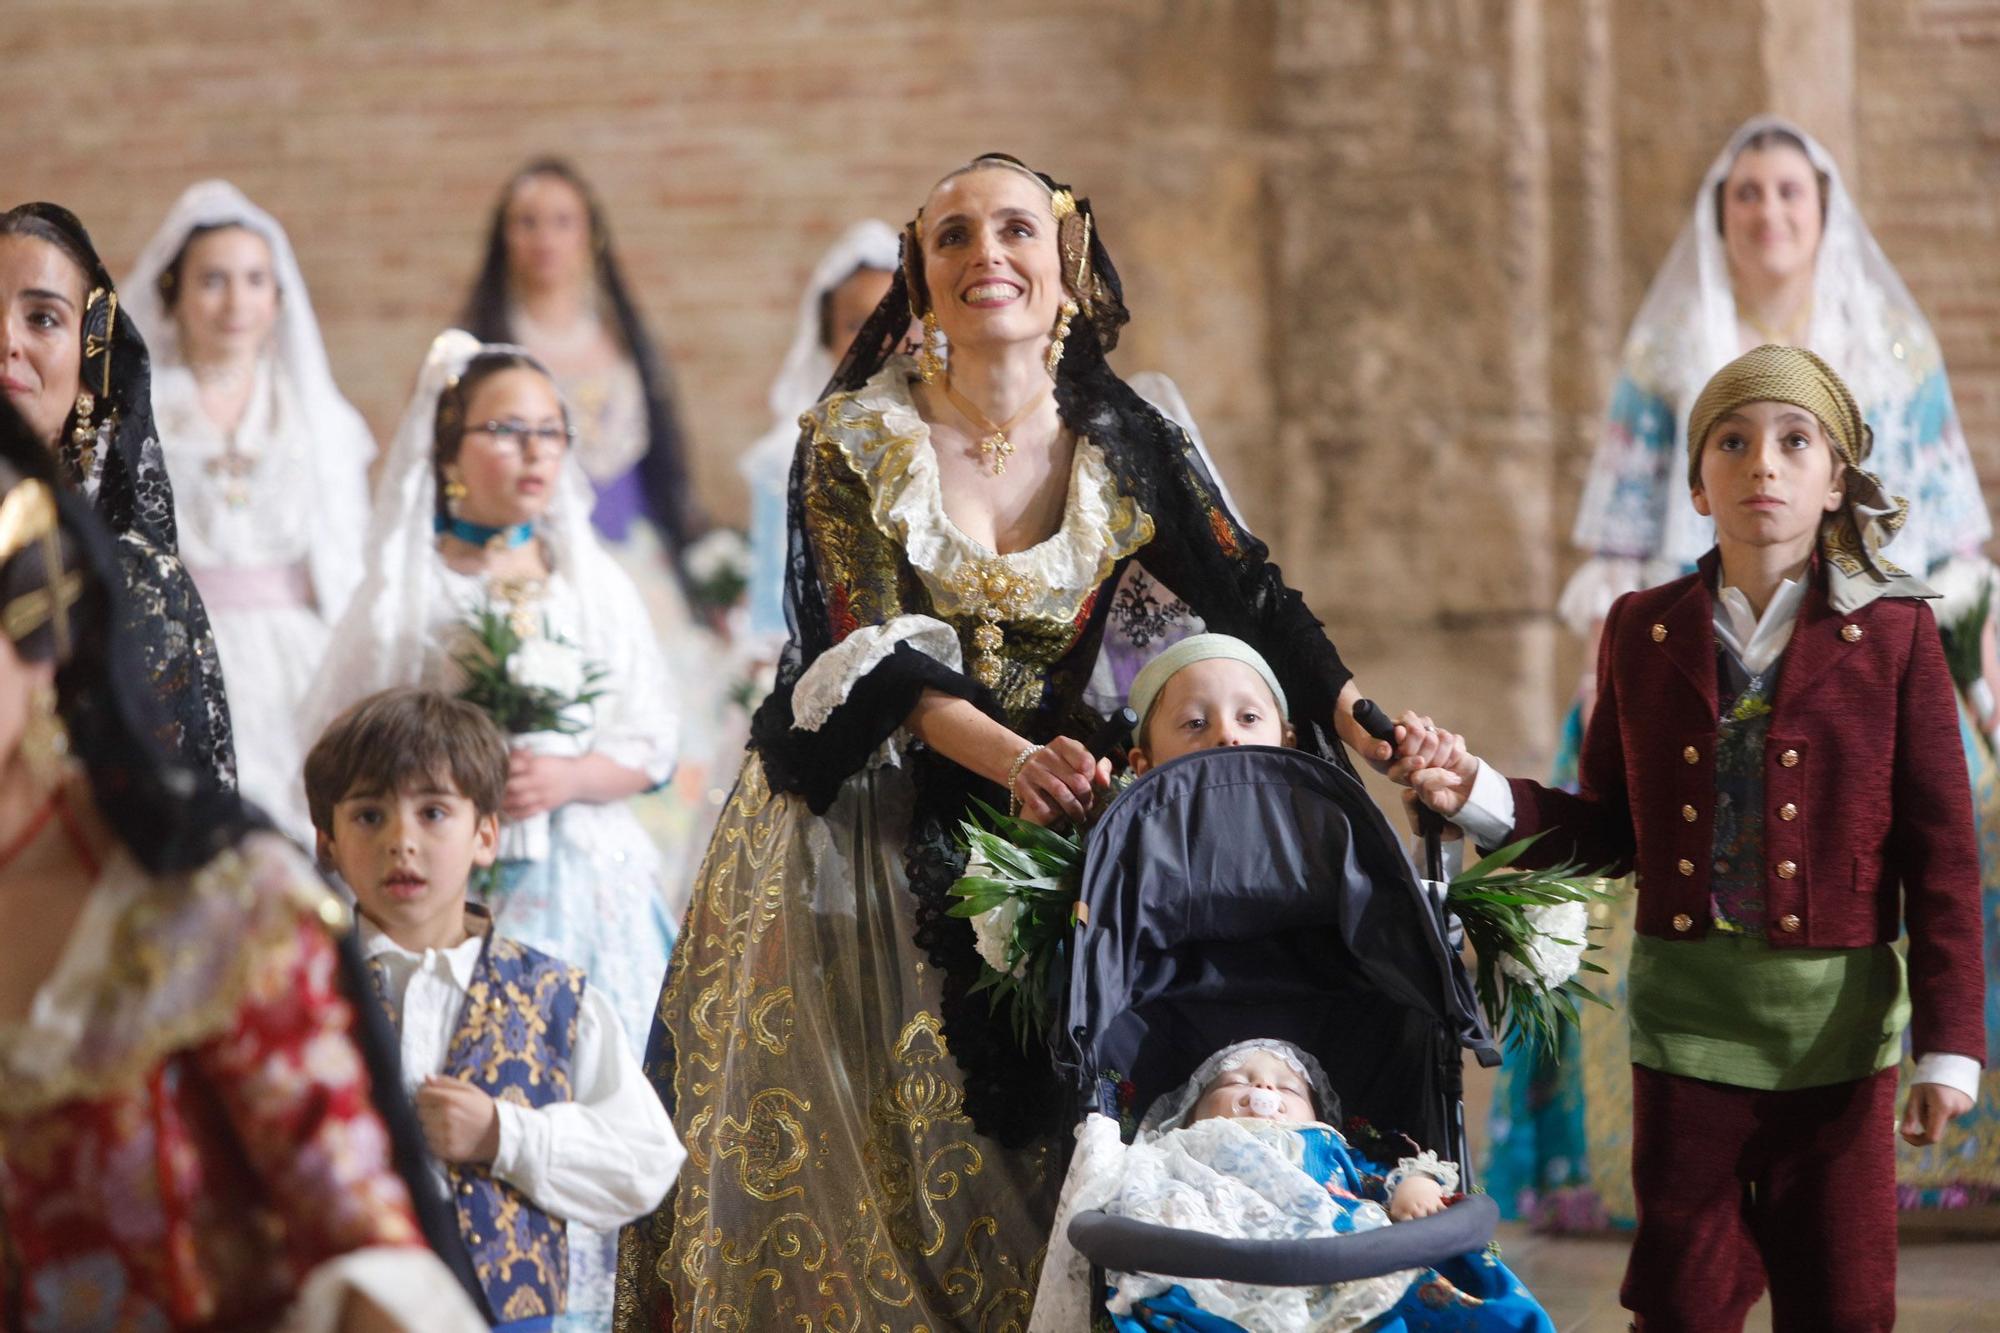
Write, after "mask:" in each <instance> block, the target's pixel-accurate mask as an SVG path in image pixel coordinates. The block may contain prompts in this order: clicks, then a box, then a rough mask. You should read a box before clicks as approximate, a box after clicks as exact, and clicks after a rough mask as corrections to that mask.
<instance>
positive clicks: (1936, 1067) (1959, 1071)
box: [1910, 1051, 1979, 1106]
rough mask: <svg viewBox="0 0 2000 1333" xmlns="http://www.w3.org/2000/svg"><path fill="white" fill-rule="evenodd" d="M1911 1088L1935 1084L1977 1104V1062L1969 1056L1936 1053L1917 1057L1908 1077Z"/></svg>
mask: <svg viewBox="0 0 2000 1333" xmlns="http://www.w3.org/2000/svg"><path fill="white" fill-rule="evenodd" d="M1910 1083H1911V1085H1912V1086H1914V1085H1916V1084H1918V1083H1937V1084H1941V1085H1943V1086H1944V1087H1947V1088H1952V1089H1954V1090H1956V1091H1958V1092H1962V1093H1964V1094H1965V1095H1966V1096H1968V1097H1970V1098H1972V1104H1973V1105H1974V1106H1977V1105H1978V1104H1979V1061H1977V1060H1975V1059H1973V1058H1972V1057H1971V1056H1969V1055H1952V1054H1949V1053H1947V1052H1942V1051H1941V1052H1938V1053H1935V1054H1932V1055H1920V1056H1918V1057H1917V1070H1916V1072H1915V1073H1914V1074H1912V1075H1910Z"/></svg>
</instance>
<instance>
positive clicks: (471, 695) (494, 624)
mask: <svg viewBox="0 0 2000 1333" xmlns="http://www.w3.org/2000/svg"><path fill="white" fill-rule="evenodd" d="M468 628H469V629H470V630H471V637H472V643H471V646H470V648H469V649H468V650H467V651H465V652H461V653H459V654H458V655H457V657H456V658H455V659H454V660H455V661H456V662H457V663H458V667H459V670H461V671H463V672H464V673H465V688H464V689H462V690H460V691H459V692H458V697H459V698H461V699H463V700H465V701H466V702H467V703H470V704H475V705H477V706H478V707H479V708H481V709H483V710H485V713H486V715H487V716H488V717H490V718H492V719H493V722H494V724H495V725H496V726H498V727H499V728H500V730H502V731H505V732H508V733H510V734H512V735H516V736H519V735H524V734H526V733H529V732H536V731H554V732H560V733H562V734H563V735H571V734H574V733H575V732H578V731H581V730H583V729H584V727H585V726H586V725H587V723H586V721H585V720H584V719H583V718H582V717H579V716H578V714H579V713H581V712H583V711H584V710H583V708H582V707H581V706H582V705H587V704H589V703H591V702H593V701H595V700H596V699H598V698H600V697H601V696H602V695H603V693H604V691H603V690H602V689H601V688H600V686H601V685H602V683H603V681H604V668H603V667H601V666H598V665H597V664H596V663H594V662H591V661H589V660H587V659H586V658H585V657H584V655H583V652H582V650H581V649H579V648H578V647H577V646H576V645H575V644H572V643H569V642H567V641H565V640H562V639H558V638H555V637H554V636H552V635H549V634H547V633H543V634H537V635H528V636H524V635H522V634H521V632H520V631H519V630H518V629H516V628H515V627H514V623H513V621H512V620H510V619H509V618H508V617H507V616H504V615H501V614H500V613H498V612H496V611H493V610H492V609H490V608H482V609H481V610H480V611H479V613H478V614H477V615H475V616H474V617H473V618H472V621H471V623H470V625H469V626H468Z"/></svg>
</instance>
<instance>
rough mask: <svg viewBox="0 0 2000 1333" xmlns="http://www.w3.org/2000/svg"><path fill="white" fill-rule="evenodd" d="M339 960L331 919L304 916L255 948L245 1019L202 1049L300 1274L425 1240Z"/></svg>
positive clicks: (200, 1063) (295, 1277) (200, 1062)
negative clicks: (375, 1249)
mask: <svg viewBox="0 0 2000 1333" xmlns="http://www.w3.org/2000/svg"><path fill="white" fill-rule="evenodd" d="M336 967H337V964H336V954H335V950H334V946H333V943H332V941H331V940H330V939H329V938H328V937H327V935H326V934H325V932H324V929H323V928H322V927H321V926H320V925H319V924H318V923H317V922H316V921H313V920H311V919H308V918H301V919H300V920H299V921H298V922H297V925H296V927H295V928H294V930H293V931H292V932H291V933H290V934H289V935H287V936H284V937H280V939H279V940H278V942H277V943H275V944H274V945H271V946H267V947H265V948H264V949H263V951H262V956H261V957H259V958H258V959H256V960H255V962H254V965H253V967H252V971H251V974H250V975H249V977H248V978H247V980H246V984H245V989H244V992H243V997H242V1001H241V1003H240V1005H239V1006H238V1011H237V1020H236V1023H235V1025H234V1027H232V1028H231V1029H230V1030H229V1031H227V1032H225V1033H223V1034H222V1035H220V1036H218V1037H215V1038H213V1039H211V1040H209V1041H208V1042H206V1043H204V1044H203V1045H202V1046H200V1047H199V1048H197V1050H196V1052H195V1061H196V1066H197V1068H199V1069H200V1071H201V1072H202V1074H203V1075H204V1076H205V1077H206V1079H207V1081H208V1082H209V1084H210V1085H211V1086H212V1088H213V1089H214V1091H215V1094H216V1096H217V1098H218V1100H219V1102H220V1103H221V1105H222V1107H223V1110H224V1113H225V1114H226V1115H227V1116H228V1118H229V1121H230V1123H231V1124H232V1126H233V1127H234V1129H235V1131H236V1133H237V1136H238V1137H239V1139H240V1140H241V1142H242V1144H243V1147H244V1151H245V1154H246V1156H247V1157H248V1159H249V1162H250V1165H251V1167H252V1169H254V1170H255V1171H256V1172H257V1173H258V1175H259V1176H260V1177H261V1178H262V1180H263V1181H264V1184H265V1187H266V1194H267V1197H268V1198H269V1200H270V1202H271V1204H272V1205H273V1206H274V1207H275V1208H276V1210H277V1211H278V1213H279V1215H280V1216H282V1217H283V1219H284V1222H285V1227H286V1233H287V1234H286V1236H285V1241H284V1244H285V1249H286V1252H287V1253H288V1255H289V1258H290V1261H291V1264H292V1266H293V1269H294V1271H293V1272H292V1274H291V1275H290V1276H291V1279H292V1283H293V1285H294V1286H296V1285H297V1284H298V1283H300V1282H303V1281H304V1279H305V1277H306V1275H307V1274H308V1273H310V1272H311V1271H312V1270H313V1269H314V1268H315V1267H317V1266H318V1265H320V1264H322V1263H324V1262H326V1261H327V1260H329V1259H332V1258H334V1257H336V1256H339V1255H342V1254H346V1253H349V1252H351V1251H354V1250H358V1249H362V1248H364V1247H368V1246H378V1245H392V1246H396V1245H409V1246H414V1245H421V1244H422V1241H421V1239H420V1238H419V1233H418V1230H417V1225H416V1221H415V1218H414V1217H413V1215H412V1212H411V1205H410V1197H409V1193H408V1191H407V1190H406V1188H405V1187H404V1185H403V1181H402V1179H401V1178H400V1177H399V1176H398V1175H397V1174H396V1171H395V1169H394V1167H393V1165H392V1163H391V1160H390V1152H391V1149H390V1143H389V1136H388V1133H387V1131H386V1130H384V1128H383V1126H382V1122H381V1120H380V1119H379V1118H378V1117H377V1115H376V1113H375V1111H374V1109H373V1107H372V1105H371V1104H370V1101H369V1084H368V1076H367V1073H366V1071H365V1069H364V1068H363V1065H362V1060H361V1055H360V1052H359V1051H358V1049H357V1048H356V1045H355V1041H354V1025H355V1016H354V1013H353V1011H352V1009H350V1008H349V1006H348V1003H347V1001H346V1000H345V999H344V998H343V997H342V995H341V993H340V989H339V979H338V975H337V971H336Z"/></svg>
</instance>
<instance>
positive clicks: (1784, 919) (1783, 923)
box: [1778, 912, 1799, 935]
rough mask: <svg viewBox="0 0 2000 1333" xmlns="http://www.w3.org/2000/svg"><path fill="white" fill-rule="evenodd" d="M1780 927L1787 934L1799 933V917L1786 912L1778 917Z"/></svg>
mask: <svg viewBox="0 0 2000 1333" xmlns="http://www.w3.org/2000/svg"><path fill="white" fill-rule="evenodd" d="M1778 929H1780V930H1782V931H1784V932H1785V933H1786V934H1787V935H1796V934H1798V931H1799V919H1798V917H1797V916H1796V915H1794V914H1793V913H1791V912H1787V913H1785V914H1784V915H1783V916H1781V917H1779V918H1778Z"/></svg>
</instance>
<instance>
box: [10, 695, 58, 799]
mask: <svg viewBox="0 0 2000 1333" xmlns="http://www.w3.org/2000/svg"><path fill="white" fill-rule="evenodd" d="M58 703H59V701H58V700H57V698H56V687H55V686H54V685H52V684H49V683H46V682H44V683H43V684H40V685H37V686H35V688H34V690H33V692H32V693H30V694H29V695H28V720H27V722H26V723H25V724H24V725H23V726H22V728H21V745H20V753H21V762H22V763H24V764H26V765H27V766H28V774H29V776H31V777H32V778H33V779H34V781H35V785H36V786H37V787H39V788H41V789H42V790H44V791H50V790H53V789H54V788H56V787H58V786H60V785H61V784H62V780H63V770H64V768H65V767H66V766H67V764H68V762H69V728H68V727H65V726H64V725H63V720H62V713H61V712H60V711H59V708H58Z"/></svg>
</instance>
